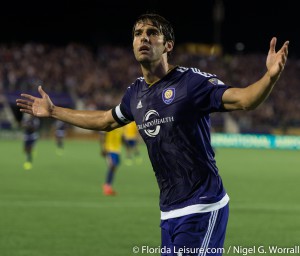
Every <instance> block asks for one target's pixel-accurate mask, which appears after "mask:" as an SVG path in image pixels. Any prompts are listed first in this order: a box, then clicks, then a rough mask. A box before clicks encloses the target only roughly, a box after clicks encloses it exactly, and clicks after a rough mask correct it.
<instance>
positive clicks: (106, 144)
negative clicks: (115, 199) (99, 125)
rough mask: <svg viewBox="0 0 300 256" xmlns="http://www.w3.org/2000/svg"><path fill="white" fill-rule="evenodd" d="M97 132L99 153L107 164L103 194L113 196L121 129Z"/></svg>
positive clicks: (114, 193) (119, 151)
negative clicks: (98, 135)
mask: <svg viewBox="0 0 300 256" xmlns="http://www.w3.org/2000/svg"><path fill="white" fill-rule="evenodd" d="M99 134H100V139H99V141H100V147H101V154H102V156H104V157H105V158H106V161H107V166H108V169H107V173H106V181H105V183H104V185H103V194H104V195H106V196H114V195H116V191H115V190H114V189H113V187H112V184H113V181H114V177H115V173H116V170H117V168H118V166H119V165H120V161H121V150H122V135H123V129H122V128H118V129H115V130H112V131H110V132H100V133H99Z"/></svg>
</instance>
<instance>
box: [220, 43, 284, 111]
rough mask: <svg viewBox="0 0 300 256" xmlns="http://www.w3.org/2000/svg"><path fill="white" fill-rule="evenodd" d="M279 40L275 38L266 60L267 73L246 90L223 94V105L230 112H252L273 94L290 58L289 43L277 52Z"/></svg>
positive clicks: (231, 89)
mask: <svg viewBox="0 0 300 256" xmlns="http://www.w3.org/2000/svg"><path fill="white" fill-rule="evenodd" d="M276 42H277V38H276V37H273V38H272V40H271V42H270V48H269V52H268V56H267V60H266V66H267V71H266V73H265V74H264V76H263V77H262V78H261V79H260V80H258V81H257V82H255V83H253V84H251V85H249V86H247V87H245V88H230V89H228V90H226V91H225V92H224V94H223V98H222V101H223V104H224V107H225V108H226V109H228V110H238V109H244V110H250V109H255V108H256V107H257V106H259V105H260V104H261V103H262V102H263V101H264V100H265V99H266V98H267V97H268V96H269V94H270V93H271V91H272V89H273V87H274V85H275V84H276V82H277V81H278V79H279V77H280V75H281V73H282V71H283V70H284V66H285V64H286V61H287V56H288V46H289V41H286V42H285V43H284V44H283V45H282V47H281V48H280V50H279V51H277V52H276V51H275V47H276Z"/></svg>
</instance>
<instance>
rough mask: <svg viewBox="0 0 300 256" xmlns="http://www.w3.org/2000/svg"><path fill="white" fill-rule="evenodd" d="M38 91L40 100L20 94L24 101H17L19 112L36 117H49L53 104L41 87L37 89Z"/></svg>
mask: <svg viewBox="0 0 300 256" xmlns="http://www.w3.org/2000/svg"><path fill="white" fill-rule="evenodd" d="M38 91H39V93H40V95H41V96H42V98H38V97H34V96H32V95H29V94H25V93H22V94H21V96H22V97H23V98H25V99H17V100H16V102H17V106H19V107H20V111H21V112H24V113H28V114H30V115H34V116H37V117H50V116H51V112H52V110H53V108H54V104H53V103H52V101H51V99H50V98H49V96H48V94H47V93H45V91H44V90H43V89H42V86H39V87H38Z"/></svg>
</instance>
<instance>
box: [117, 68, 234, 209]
mask: <svg viewBox="0 0 300 256" xmlns="http://www.w3.org/2000/svg"><path fill="white" fill-rule="evenodd" d="M228 88H229V86H226V85H224V83H222V82H221V81H220V80H219V79H218V78H217V77H216V76H215V75H212V74H209V73H204V72H201V71H200V70H199V69H196V68H185V67H176V68H174V69H173V70H172V71H170V72H169V73H168V74H167V75H166V76H165V77H163V78H162V79H161V80H159V81H157V82H156V83H155V84H153V85H152V86H149V85H148V84H147V83H146V82H145V80H144V78H138V79H137V80H136V81H135V82H134V83H133V84H132V85H131V86H130V87H128V89H127V91H126V93H125V95H124V97H123V99H122V102H121V104H120V105H119V106H117V107H116V108H115V109H114V110H113V116H114V118H115V119H116V121H117V122H118V123H120V124H121V125H125V124H126V123H128V122H130V121H133V120H134V121H135V122H136V124H137V127H138V129H139V132H140V135H141V136H142V138H143V139H144V141H145V143H146V145H147V149H148V154H149V158H150V160H151V163H152V167H153V170H154V172H155V176H156V178H157V182H158V186H159V189H160V209H161V211H163V212H167V211H172V210H175V209H180V208H184V207H187V206H191V205H195V204H203V205H207V204H213V203H217V202H219V201H220V200H221V199H222V198H224V196H225V195H226V192H225V189H224V187H223V184H222V180H221V178H220V176H219V174H218V168H217V166H216V162H215V159H214V151H213V149H212V146H211V141H210V140H211V139H210V117H209V114H210V113H211V112H217V111H218V112H221V111H226V110H225V109H224V107H223V105H222V95H223V93H224V91H225V90H227V89H228Z"/></svg>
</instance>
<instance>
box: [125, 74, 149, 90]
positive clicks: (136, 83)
mask: <svg viewBox="0 0 300 256" xmlns="http://www.w3.org/2000/svg"><path fill="white" fill-rule="evenodd" d="M143 83H145V78H144V77H142V76H141V77H138V78H137V79H136V80H135V81H134V82H133V83H132V84H131V85H130V86H129V87H128V88H133V89H136V88H138V87H139V86H141V85H142V84H143Z"/></svg>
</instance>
